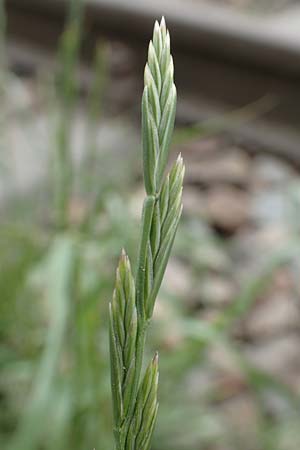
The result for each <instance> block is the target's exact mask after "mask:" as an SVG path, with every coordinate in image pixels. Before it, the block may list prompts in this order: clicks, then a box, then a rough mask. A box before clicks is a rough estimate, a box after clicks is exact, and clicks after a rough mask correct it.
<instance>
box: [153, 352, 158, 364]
mask: <svg viewBox="0 0 300 450" xmlns="http://www.w3.org/2000/svg"><path fill="white" fill-rule="evenodd" d="M152 364H153V365H154V366H158V352H157V351H156V352H155V354H154V356H153V359H152Z"/></svg>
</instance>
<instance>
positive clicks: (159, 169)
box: [110, 18, 184, 450]
mask: <svg viewBox="0 0 300 450" xmlns="http://www.w3.org/2000/svg"><path fill="white" fill-rule="evenodd" d="M144 85H145V87H144V92H143V99H142V140H143V169H144V183H145V190H146V194H147V195H146V198H145V201H144V206H143V214H142V230H141V237H140V246H139V248H140V249H139V256H138V266H137V272H136V277H135V279H134V277H133V275H132V271H131V266H130V262H129V258H128V256H127V255H126V253H125V251H124V250H123V251H122V255H121V258H120V262H119V266H118V269H117V275H116V284H115V290H114V294H113V299H112V302H111V304H110V354H111V388H112V397H113V411H114V435H115V443H116V449H117V450H125V449H126V450H127V449H128V450H135V449H136V450H147V449H149V448H150V443H151V437H152V433H153V429H154V426H155V422H156V416H157V410H158V401H157V388H158V354H157V353H156V354H155V355H154V357H153V359H152V361H150V363H149V365H148V368H147V369H146V372H145V374H144V376H143V378H142V380H141V369H142V362H143V353H144V346H145V338H146V331H147V328H148V325H149V322H150V320H151V317H152V313H153V308H154V304H155V300H156V297H157V294H158V291H159V288H160V285H161V282H162V279H163V276H164V272H165V269H166V266H167V263H168V259H169V255H170V252H171V248H172V245H173V242H174V238H175V235H176V231H177V227H178V223H179V219H180V216H181V212H182V183H183V177H184V165H183V161H182V158H181V156H180V155H179V157H178V159H177V161H176V162H175V164H174V165H173V167H172V169H171V171H170V172H169V174H168V175H167V176H165V169H166V165H167V161H168V154H169V147H170V141H171V138H172V133H173V129H174V121H175V113H176V88H175V84H174V66H173V59H172V56H171V53H170V35H169V32H168V30H167V28H166V24H165V20H164V18H162V20H161V22H160V24H159V23H158V22H156V23H155V26H154V32H153V39H152V41H150V44H149V50H148V61H147V64H146V67H145V73H144Z"/></svg>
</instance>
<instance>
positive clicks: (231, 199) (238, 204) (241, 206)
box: [206, 186, 249, 233]
mask: <svg viewBox="0 0 300 450" xmlns="http://www.w3.org/2000/svg"><path fill="white" fill-rule="evenodd" d="M206 201H207V218H208V220H209V222H210V223H211V224H212V225H213V226H215V227H217V228H218V229H220V230H222V231H224V232H229V233H232V232H234V231H235V230H237V229H238V228H240V227H242V226H243V225H245V224H246V223H247V220H248V218H249V196H248V194H247V193H246V192H244V191H242V190H240V189H237V188H233V187H227V186H218V187H214V188H212V189H211V190H210V191H209V192H208V194H207V199H206Z"/></svg>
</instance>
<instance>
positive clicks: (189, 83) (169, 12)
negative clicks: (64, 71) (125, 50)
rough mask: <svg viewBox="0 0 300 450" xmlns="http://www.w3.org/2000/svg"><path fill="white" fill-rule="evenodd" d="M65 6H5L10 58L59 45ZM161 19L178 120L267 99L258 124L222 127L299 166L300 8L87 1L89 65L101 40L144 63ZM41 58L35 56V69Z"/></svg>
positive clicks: (173, 0)
mask: <svg viewBox="0 0 300 450" xmlns="http://www.w3.org/2000/svg"><path fill="white" fill-rule="evenodd" d="M67 3H68V2H67V1H66V0H43V2H41V1H40V0H10V1H9V2H7V12H8V20H7V24H8V27H7V28H8V48H13V49H14V52H12V54H13V55H14V58H16V59H17V60H18V59H22V58H23V59H24V58H25V56H24V54H22V52H21V51H19V52H17V51H15V50H16V49H17V48H18V47H20V48H22V46H24V45H25V46H26V47H27V48H29V49H31V50H32V54H34V52H35V54H40V53H41V52H43V51H44V50H45V49H47V51H50V52H51V50H53V49H54V48H55V47H56V44H57V39H58V36H59V35H60V33H61V31H62V27H63V23H64V18H65V14H66V10H67ZM162 14H164V15H166V17H167V20H168V26H169V27H170V29H171V30H173V33H172V35H173V36H174V39H173V48H174V55H175V58H176V82H177V85H178V89H179V90H180V94H181V95H180V99H181V100H180V103H179V121H181V122H182V123H197V122H199V121H202V120H206V119H208V118H212V117H216V116H222V115H223V114H224V113H225V112H228V111H230V110H236V109H240V108H242V107H244V106H245V105H247V104H253V103H254V104H256V105H259V104H260V103H259V102H258V104H257V103H255V102H257V100H259V99H261V98H264V97H265V96H267V97H268V98H272V101H271V102H270V107H269V108H267V111H266V110H265V106H264V107H263V108H262V109H261V108H260V107H258V109H257V118H256V119H255V120H251V121H242V122H243V123H240V124H239V126H238V127H237V126H236V124H235V123H234V121H233V122H232V121H225V123H224V124H223V126H224V127H225V128H226V131H227V132H228V133H229V134H230V135H231V136H232V137H233V139H235V140H237V141H242V142H243V143H244V144H245V143H246V145H248V146H249V148H250V149H253V151H258V150H259V149H262V150H264V151H269V152H272V153H276V154H279V155H282V156H283V157H285V158H287V159H290V160H291V161H292V162H293V163H295V164H296V165H298V166H300V148H299V147H300V146H299V143H300V127H299V117H300V27H299V23H300V7H299V6H298V7H297V6H293V7H291V8H286V9H285V10H284V11H282V12H280V13H277V14H269V15H267V16H253V15H249V14H248V15H247V14H245V13H242V12H240V11H234V10H231V9H229V8H228V7H225V6H222V7H221V6H216V5H211V4H208V3H206V2H204V1H201V0H199V1H197V0H151V2H150V1H149V2H148V1H141V2H136V1H133V0H126V1H125V0H123V1H122V0H86V11H85V20H84V27H85V45H84V52H83V54H84V57H85V61H86V63H87V65H88V62H89V59H90V55H91V53H92V48H93V46H94V43H95V42H97V40H98V38H99V36H105V37H107V38H108V39H111V40H121V41H122V42H126V44H127V45H128V46H129V47H130V48H131V49H132V50H133V51H134V52H135V53H136V55H137V57H138V58H140V59H141V61H142V60H144V59H145V43H146V41H147V40H148V38H149V33H150V29H151V27H152V23H153V19H154V18H156V17H159V16H161V15H162ZM10 44H11V46H10ZM28 54H30V52H29V53H28ZM38 61H39V58H37V59H36V60H35V59H34V58H32V64H35V63H36V64H38ZM140 67H141V66H140ZM262 104H264V105H265V102H262ZM254 115H255V113H254Z"/></svg>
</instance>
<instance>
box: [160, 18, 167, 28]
mask: <svg viewBox="0 0 300 450" xmlns="http://www.w3.org/2000/svg"><path fill="white" fill-rule="evenodd" d="M160 27H161V28H167V26H166V19H165V16H162V18H161V21H160Z"/></svg>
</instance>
